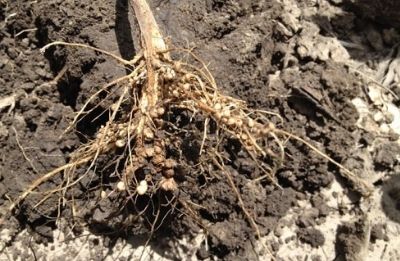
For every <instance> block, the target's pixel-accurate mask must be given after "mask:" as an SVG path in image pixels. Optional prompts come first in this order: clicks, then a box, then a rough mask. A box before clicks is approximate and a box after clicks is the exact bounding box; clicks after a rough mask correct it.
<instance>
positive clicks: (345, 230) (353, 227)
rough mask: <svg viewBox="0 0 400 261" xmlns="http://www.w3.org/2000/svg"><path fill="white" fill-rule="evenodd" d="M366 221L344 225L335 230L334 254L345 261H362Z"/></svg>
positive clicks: (360, 220)
mask: <svg viewBox="0 0 400 261" xmlns="http://www.w3.org/2000/svg"><path fill="white" fill-rule="evenodd" d="M365 222H366V220H363V219H359V220H357V221H356V222H354V223H345V224H343V225H341V226H339V227H338V229H337V235H336V237H337V241H336V254H337V255H338V256H340V257H341V258H345V260H355V261H356V260H363V256H364V250H365V241H366V240H367V238H365V236H366V232H367V224H366V223H365Z"/></svg>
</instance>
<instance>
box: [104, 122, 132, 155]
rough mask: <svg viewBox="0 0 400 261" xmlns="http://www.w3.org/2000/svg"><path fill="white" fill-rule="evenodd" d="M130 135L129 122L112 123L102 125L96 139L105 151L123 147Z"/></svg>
mask: <svg viewBox="0 0 400 261" xmlns="http://www.w3.org/2000/svg"><path fill="white" fill-rule="evenodd" d="M127 136H128V123H118V124H110V125H108V126H101V128H100V130H99V131H98V132H97V135H96V141H97V142H98V143H99V147H100V148H101V149H104V150H105V151H109V150H110V149H112V148H123V147H125V145H126V142H127Z"/></svg>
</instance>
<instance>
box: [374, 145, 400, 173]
mask: <svg viewBox="0 0 400 261" xmlns="http://www.w3.org/2000/svg"><path fill="white" fill-rule="evenodd" d="M399 156H400V146H399V144H398V143H397V142H383V143H380V144H379V145H378V146H376V148H375V156H374V163H375V168H377V169H392V168H393V167H394V166H395V165H396V164H399V160H398V158H399Z"/></svg>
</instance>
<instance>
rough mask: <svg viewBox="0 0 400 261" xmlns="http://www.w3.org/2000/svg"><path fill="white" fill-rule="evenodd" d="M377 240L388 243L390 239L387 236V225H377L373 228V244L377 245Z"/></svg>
mask: <svg viewBox="0 0 400 261" xmlns="http://www.w3.org/2000/svg"><path fill="white" fill-rule="evenodd" d="M376 240H385V241H388V240H389V238H388V236H387V235H386V225H385V224H375V225H373V226H372V228H371V242H372V243H375V242H376Z"/></svg>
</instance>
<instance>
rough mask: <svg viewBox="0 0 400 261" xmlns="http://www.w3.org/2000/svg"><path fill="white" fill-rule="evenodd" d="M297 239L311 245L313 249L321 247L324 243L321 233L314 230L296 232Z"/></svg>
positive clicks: (304, 229)
mask: <svg viewBox="0 0 400 261" xmlns="http://www.w3.org/2000/svg"><path fill="white" fill-rule="evenodd" d="M297 238H298V239H299V240H300V241H301V242H303V243H307V244H309V245H311V246H312V247H314V248H317V247H321V246H323V245H324V243H325V237H324V235H323V234H322V232H321V231H319V230H318V229H315V228H300V229H299V230H298V231H297Z"/></svg>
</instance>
